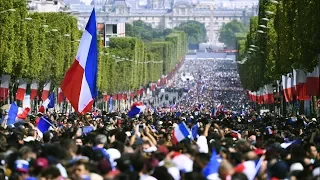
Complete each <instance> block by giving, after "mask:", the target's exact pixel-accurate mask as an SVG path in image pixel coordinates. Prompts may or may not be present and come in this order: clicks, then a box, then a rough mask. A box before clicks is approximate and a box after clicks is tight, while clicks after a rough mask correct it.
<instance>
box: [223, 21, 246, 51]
mask: <svg viewBox="0 0 320 180" xmlns="http://www.w3.org/2000/svg"><path fill="white" fill-rule="evenodd" d="M247 29H248V28H247V27H246V26H245V25H244V24H243V23H242V22H240V21H238V20H232V21H230V22H228V23H226V24H224V25H223V26H222V27H221V29H220V35H219V41H220V42H223V43H224V44H225V45H226V46H227V47H231V48H234V47H235V45H236V44H235V42H236V34H237V33H245V32H247Z"/></svg>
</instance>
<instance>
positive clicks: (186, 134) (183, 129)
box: [172, 122, 193, 143]
mask: <svg viewBox="0 0 320 180" xmlns="http://www.w3.org/2000/svg"><path fill="white" fill-rule="evenodd" d="M172 138H173V141H174V143H178V142H180V141H182V140H184V139H186V138H190V139H192V138H193V136H192V133H191V131H190V129H189V128H188V127H187V125H186V124H185V123H184V122H182V123H180V124H178V125H177V126H176V127H175V128H174V131H173V137H172Z"/></svg>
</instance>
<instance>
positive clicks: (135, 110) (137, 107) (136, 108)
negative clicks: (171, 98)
mask: <svg viewBox="0 0 320 180" xmlns="http://www.w3.org/2000/svg"><path fill="white" fill-rule="evenodd" d="M145 109H146V105H144V104H143V103H142V102H135V103H133V104H132V106H131V109H130V111H129V113H128V115H129V117H130V118H132V117H134V116H136V115H138V114H140V113H141V112H143V111H144V110H145Z"/></svg>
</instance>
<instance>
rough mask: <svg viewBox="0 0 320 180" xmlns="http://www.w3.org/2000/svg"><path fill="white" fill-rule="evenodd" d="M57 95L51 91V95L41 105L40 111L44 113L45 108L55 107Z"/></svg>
mask: <svg viewBox="0 0 320 180" xmlns="http://www.w3.org/2000/svg"><path fill="white" fill-rule="evenodd" d="M54 103H55V97H54V93H51V94H50V96H49V97H48V98H47V99H46V100H44V101H43V103H42V105H41V107H40V108H39V112H42V113H44V110H45V109H47V108H54Z"/></svg>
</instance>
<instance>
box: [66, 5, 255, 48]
mask: <svg viewBox="0 0 320 180" xmlns="http://www.w3.org/2000/svg"><path fill="white" fill-rule="evenodd" d="M236 1H239V2H246V3H247V5H246V6H245V7H243V5H245V4H246V3H243V4H242V6H241V7H240V8H237V7H231V8H230V7H228V6H226V4H223V3H226V2H229V3H233V5H234V4H236ZM227 5H228V4H227ZM249 5H251V6H249ZM257 5H258V3H257V0H242V1H240V0H203V1H201V0H97V2H95V7H96V11H97V13H96V17H97V21H98V23H118V22H126V23H132V22H133V21H137V20H141V21H144V22H146V23H148V24H150V25H152V27H153V28H159V29H166V28H170V29H171V28H174V27H176V26H179V25H180V24H181V23H183V22H187V21H190V20H194V21H199V22H201V23H204V24H205V27H206V28H207V32H208V41H209V42H212V43H218V36H219V30H220V28H221V27H222V25H223V24H225V23H228V22H230V21H231V20H233V19H236V20H239V21H242V22H244V23H249V21H250V17H252V16H255V15H257V7H258V6H257ZM216 6H217V7H216ZM70 7H71V9H70V10H71V11H72V12H73V13H72V14H73V15H75V16H76V17H77V18H78V20H79V27H80V28H84V26H85V24H86V22H87V20H88V18H89V15H90V12H91V10H92V8H93V7H94V4H91V6H86V10H85V11H84V10H83V8H84V7H85V6H83V5H82V6H81V8H82V9H77V8H75V7H72V5H70ZM79 8H80V7H79Z"/></svg>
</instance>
